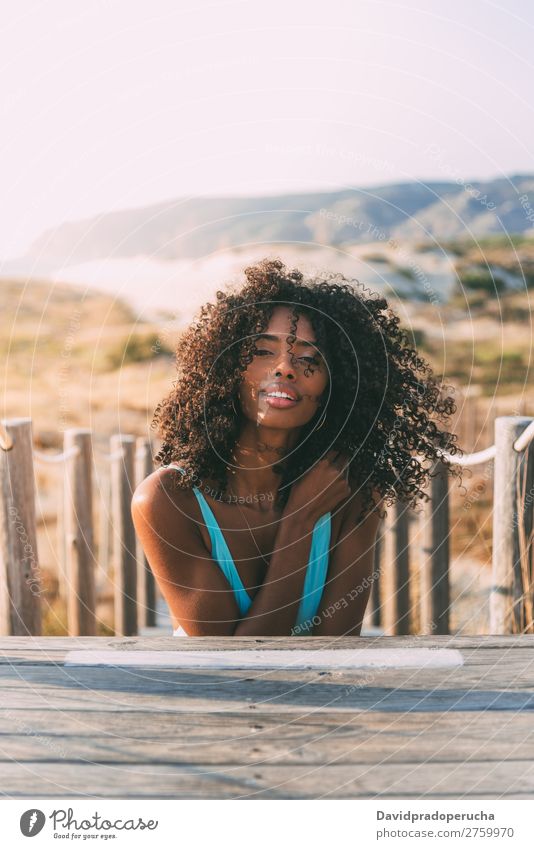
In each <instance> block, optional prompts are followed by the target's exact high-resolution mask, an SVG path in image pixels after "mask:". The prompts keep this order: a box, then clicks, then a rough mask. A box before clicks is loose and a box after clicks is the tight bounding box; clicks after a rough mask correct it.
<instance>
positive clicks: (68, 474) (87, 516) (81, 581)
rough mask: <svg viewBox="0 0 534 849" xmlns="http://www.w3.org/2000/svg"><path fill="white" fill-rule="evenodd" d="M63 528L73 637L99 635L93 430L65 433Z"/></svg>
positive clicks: (77, 429) (69, 613) (68, 615)
mask: <svg viewBox="0 0 534 849" xmlns="http://www.w3.org/2000/svg"><path fill="white" fill-rule="evenodd" d="M73 449H77V452H76V453H75V454H72V455H71V456H67V458H66V459H65V474H64V505H65V512H64V525H65V540H66V547H65V549H66V551H65V573H66V578H67V581H66V583H67V621H68V631H69V636H71V637H83V636H90V637H94V636H95V635H96V616H95V607H96V594H95V551H94V530H93V475H92V469H93V457H92V442H91V431H90V430H82V429H79V428H69V429H68V430H66V431H65V434H64V451H65V453H67V452H72V450H73Z"/></svg>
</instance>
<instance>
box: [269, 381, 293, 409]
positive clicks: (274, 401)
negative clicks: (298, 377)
mask: <svg viewBox="0 0 534 849" xmlns="http://www.w3.org/2000/svg"><path fill="white" fill-rule="evenodd" d="M261 395H263V396H264V397H265V400H266V402H267V404H268V405H269V406H270V407H277V408H279V409H285V408H288V407H295V406H296V405H297V404H298V403H299V401H300V394H299V393H298V392H297V390H296V389H295V388H294V387H293V386H284V385H281V384H278V383H272V384H270V386H266V387H265V389H262V390H261Z"/></svg>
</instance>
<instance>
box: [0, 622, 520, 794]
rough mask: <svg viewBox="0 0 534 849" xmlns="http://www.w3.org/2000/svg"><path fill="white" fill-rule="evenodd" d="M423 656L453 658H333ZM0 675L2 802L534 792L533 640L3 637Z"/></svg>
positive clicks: (427, 637) (0, 785)
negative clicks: (233, 655) (348, 663)
mask: <svg viewBox="0 0 534 849" xmlns="http://www.w3.org/2000/svg"><path fill="white" fill-rule="evenodd" d="M177 642H179V644H180V645H179V646H178V645H177ZM421 648H423V649H429V648H430V649H432V650H434V653H433V655H432V658H434V659H438V658H439V657H440V656H441V657H445V656H447V657H453V658H454V657H456V658H457V659H458V658H459V661H458V660H456V661H455V665H452V666H433V665H429V664H428V663H426V664H425V665H424V666H419V667H411V668H410V667H401V668H385V667H383V668H380V667H376V668H372V667H368V666H367V667H359V668H341V667H339V666H338V663H337V660H336V658H341V657H347V650H351V652H352V653H354V650H361V649H365V650H366V653H367V654H366V657H367V655H368V656H369V658H371V657H373V656H374V657H376V655H375V654H374V652H375V650H376V649H388V650H394V651H393V655H392V656H396V658H397V661H396V662H399V659H400V662H401V663H405V662H406V658H407V657H408V656H409V655H410V653H413V650H414V649H421ZM243 649H252V650H253V652H247V653H246V654H245V655H239V657H241V658H243V660H239V659H238V661H236V662H235V665H236V666H239V665H240V664H241V665H242V668H221V666H220V664H219V665H218V661H217V658H219V660H220V659H222V658H223V657H224V655H225V654H226V652H228V651H236V650H243ZM295 649H296V650H297V653H298V652H302V651H304V652H305V655H302V657H305V656H306V655H307V653H308V651H309V650H312V651H313V652H314V653H315V652H318V650H321V651H319V652H318V653H317V654H314V655H313V657H314V663H315V666H314V668H290V666H289V665H287V664H288V661H287V657H288V654H287V650H293V651H291V657H296V656H297V655H296V654H295ZM273 650H276V651H277V652H280V651H281V652H282V654H280V658H282V661H283V662H281V663H280V665H278V666H277V667H276V668H262V667H261V662H262V661H261V659H260V665H259V666H258V665H254V662H253V664H252V666H251V665H250V663H249V661H250V660H252V661H254V657H257V656H258V653H261V652H264V651H267V652H269V656H270V655H271V652H272V651H273ZM339 650H342V654H336V655H335V656H333V655H332V652H339ZM399 650H400V654H399ZM442 650H446V651H445V652H443V651H442ZM80 651H81V652H84V654H82V655H80V654H78V653H79V652H80ZM147 651H149V652H150V655H149V656H148V657H147V656H146V655H141V654H139V653H140V652H147ZM199 651H202V652H207V651H208V652H210V654H209V655H207V656H206V657H207V660H205V662H206V663H207V664H208V666H206V667H205V668H194V667H192V666H191V665H190V662H191V659H192V658H194V663H196V662H197V658H198V654H193V655H191V654H190V653H191V652H194V653H195V652H199ZM72 652H76V654H74V655H73V654H72ZM87 652H94V653H95V654H91V655H87V654H86V653H87ZM97 652H98V656H97V655H96V653H97ZM109 652H113V655H110V654H109ZM116 652H120V654H119V658H121V657H123V658H124V659H123V660H120V664H121V665H118V666H117V665H116V664H117V655H116ZM221 652H223V654H221ZM322 652H324V653H322ZM184 653H187V654H184ZM427 655H428V652H427ZM266 656H267V655H264V657H266ZM352 656H354V657H357V656H360V657H361V654H360V652H359V651H358V652H357V654H354V655H353V654H351V655H350V657H352ZM82 657H83V658H85V660H84V661H83V662H84V663H85V662H87V661H89V662H90V663H95V662H97V663H99V664H101V665H96V666H95V665H92V666H91V665H76V664H77V663H82V661H80V660H79V659H80V658H82ZM158 657H159V659H160V660H159V663H158ZM73 658H74V659H75V660H74V661H73ZM76 658H78V660H76ZM247 659H248V660H247ZM106 660H107V661H110V660H111V661H112V663H113V664H115V665H112V666H106V665H104V664H105V663H106ZM136 661H139V662H140V665H135V663H136ZM188 661H189V662H188ZM169 662H172V663H175V664H177V665H175V666H165V665H164V663H169ZM132 664H134V665H132ZM293 666H294V667H297V666H298V663H293ZM0 668H1V676H2V699H1V710H0V747H1V763H0V792H1V793H2V795H3V796H4V797H5V798H32V797H33V798H46V797H51V798H66V797H88V798H112V797H115V798H203V799H214V798H229V799H243V798H253V799H255V798H282V799H294V798H297V799H304V798H360V799H363V798H367V799H369V798H390V799H391V798H432V799H433V798H438V799H440V798H472V799H483V798H512V799H530V798H534V636H533V635H527V636H517V637H514V636H503V637H492V636H489V637H483V636H482V637H447V636H426V637H425V636H419V637H413V636H408V637H377V638H371V637H365V638H358V637H352V638H337V639H335V640H329V639H327V638H319V637H316V638H303V637H302V638H293V639H287V638H282V637H280V638H261V639H260V638H231V639H226V640H224V639H213V638H203V639H187V640H179V641H177V639H176V638H172V637H159V636H158V637H153V638H151V639H146V638H139V637H138V638H135V637H128V638H126V637H114V638H104V637H77V638H69V639H65V638H56V637H36V638H20V637H7V638H6V637H4V638H1V639H0Z"/></svg>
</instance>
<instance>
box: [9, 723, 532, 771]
mask: <svg viewBox="0 0 534 849" xmlns="http://www.w3.org/2000/svg"><path fill="white" fill-rule="evenodd" d="M456 716H457V714H456ZM484 716H488V715H487V714H484ZM423 717H424V718H423V720H422V721H420V722H419V723H418V724H417V725H414V724H412V725H411V726H410V727H409V728H406V727H405V723H404V722H403V719H404V717H403V715H402V714H398V715H392V714H386V715H380V719H381V722H380V723H379V724H378V726H377V727H372V728H367V727H365V726H364V727H362V723H361V721H360V722H355V721H354V717H350V718H349V719H348V721H346V722H341V723H340V722H339V718H338V723H337V725H331V726H330V727H328V726H327V727H326V728H325V727H324V726H312V725H306V724H304V723H302V724H301V723H291V724H288V723H287V722H286V717H285V716H284V715H280V716H279V717H278V718H277V719H275V718H273V717H272V716H271V717H269V716H267V717H265V718H264V720H262V722H261V723H259V724H258V723H255V724H252V723H245V722H244V721H243V719H242V718H241V717H237V718H235V719H234V720H233V721H231V722H230V721H228V720H227V719H225V720H224V721H223V722H217V721H215V722H213V723H212V724H209V725H208V724H206V723H205V722H199V723H198V724H196V725H195V724H193V723H189V724H183V723H181V722H180V721H178V722H174V721H172V722H167V723H166V728H167V735H166V736H163V735H162V733H161V731H160V729H159V723H158V720H157V717H154V716H153V715H150V714H147V716H146V718H144V719H143V722H144V723H145V736H144V738H142V737H139V736H138V737H134V738H133V739H131V738H130V737H129V736H128V735H129V731H130V729H129V728H127V727H126V726H125V725H122V726H120V728H121V731H122V733H121V734H116V733H115V734H112V733H109V732H108V733H102V731H101V730H98V732H97V731H96V729H95V730H93V733H91V732H90V729H89V728H87V729H86V730H85V733H83V734H79V733H77V731H76V729H74V731H73V733H70V734H68V733H60V732H58V733H56V734H51V733H49V732H48V731H47V730H46V729H45V730H42V729H41V730H40V729H37V728H35V726H34V718H33V717H32V716H30V717H29V718H28V719H24V720H22V719H20V718H18V717H17V718H16V720H11V722H10V725H11V727H12V728H13V729H15V733H12V734H11V733H9V734H6V733H5V732H3V733H2V735H1V737H0V761H18V762H24V761H32V762H34V761H44V760H46V761H48V760H58V759H63V760H69V761H73V760H76V761H81V762H86V763H102V764H111V763H147V764H148V763H176V762H177V761H179V762H181V763H189V764H202V763H204V764H210V765H224V764H232V763H234V764H235V763H236V762H238V763H240V764H255V763H258V764H260V763H265V764H267V765H270V764H277V765H291V764H309V765H318V764H364V763H367V764H373V763H385V762H387V763H406V764H413V763H422V762H428V763H429V762H435V763H443V762H447V763H452V762H455V761H456V762H458V763H463V762H465V761H467V760H472V759H473V760H477V761H487V762H488V764H492V763H495V762H499V761H503V760H510V759H512V760H516V761H519V760H521V761H523V762H524V763H526V764H528V763H534V736H533V729H532V718H531V717H528V716H525V715H523V716H522V717H521V721H519V722H516V719H515V717H511V716H510V714H507V713H500V714H498V718H497V719H495V714H493V715H491V716H488V720H487V721H486V722H485V723H484V733H482V731H481V729H480V728H479V727H478V717H477V716H475V715H473V714H472V713H466V714H463V716H462V719H461V721H458V720H457V721H456V722H448V723H443V724H442V723H440V721H439V719H440V718H439V717H438V718H436V715H435V714H424V715H423ZM134 719H135V724H137V723H138V722H139V719H138V717H137V716H136V717H134ZM167 719H168V718H167ZM214 719H215V720H216V719H217V717H214ZM489 720H491V721H489ZM69 725H70V726H71V727H72V721H71V722H70V723H69ZM259 726H263V727H262V728H260V727H259ZM62 730H63V723H62ZM153 733H157V734H158V736H156V737H154V736H152V734H153ZM123 735H124V736H123Z"/></svg>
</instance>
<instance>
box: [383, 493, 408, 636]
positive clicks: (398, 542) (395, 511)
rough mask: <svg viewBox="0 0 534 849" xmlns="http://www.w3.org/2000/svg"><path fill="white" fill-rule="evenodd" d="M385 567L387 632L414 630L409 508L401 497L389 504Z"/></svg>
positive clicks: (384, 610)
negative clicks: (411, 598)
mask: <svg viewBox="0 0 534 849" xmlns="http://www.w3.org/2000/svg"><path fill="white" fill-rule="evenodd" d="M387 513H388V515H387V517H386V520H385V535H384V543H385V545H384V558H385V563H384V571H383V578H384V580H383V581H381V584H382V585H383V588H382V593H381V595H382V610H383V627H384V633H385V634H386V635H388V636H393V635H397V634H410V633H411V605H410V547H409V529H408V525H409V508H408V506H407V505H406V504H404V503H402V502H399V501H397V502H396V503H395V504H394V505H393V507H388V508H387Z"/></svg>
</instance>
